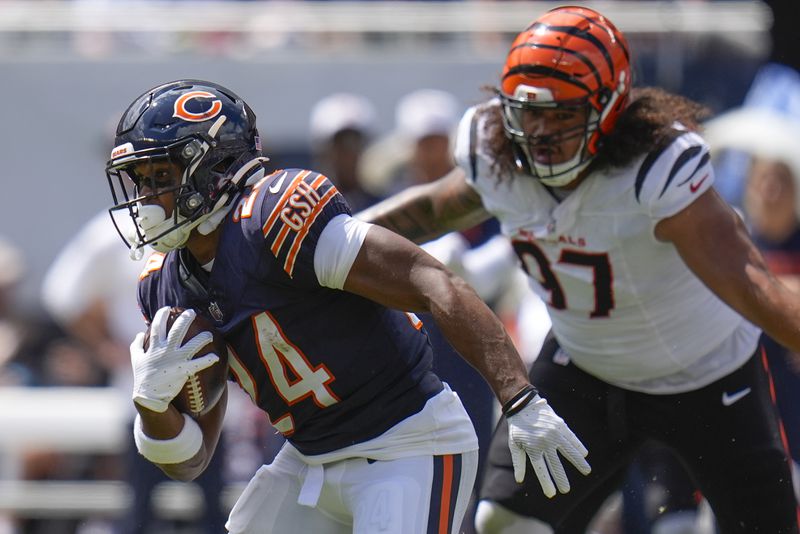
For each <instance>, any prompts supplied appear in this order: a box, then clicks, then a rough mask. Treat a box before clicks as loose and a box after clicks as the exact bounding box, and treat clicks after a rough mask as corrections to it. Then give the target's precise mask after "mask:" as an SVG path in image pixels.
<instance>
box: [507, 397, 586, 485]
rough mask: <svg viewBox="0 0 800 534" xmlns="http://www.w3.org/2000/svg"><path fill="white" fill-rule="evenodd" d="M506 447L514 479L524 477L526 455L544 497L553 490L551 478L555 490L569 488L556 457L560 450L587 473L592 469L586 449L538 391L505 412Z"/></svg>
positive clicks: (518, 479)
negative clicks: (512, 467) (522, 402)
mask: <svg viewBox="0 0 800 534" xmlns="http://www.w3.org/2000/svg"><path fill="white" fill-rule="evenodd" d="M508 447H509V448H510V449H511V462H512V464H513V465H514V478H515V479H516V480H517V482H522V480H523V479H524V478H525V466H526V462H525V456H526V455H527V456H528V458H530V460H531V465H533V471H534V472H535V473H536V478H538V479H539V484H541V486H542V491H543V492H544V494H545V495H546V496H547V497H553V496H554V495H555V494H556V488H555V486H553V479H555V483H556V486H558V491H560V492H561V493H567V492H568V491H569V480H568V479H567V473H566V472H565V471H564V466H563V465H561V459H560V458H559V457H558V453H559V452H560V453H561V454H562V455H564V457H565V458H566V459H567V460H569V461H570V463H571V464H572V465H574V466H575V467H576V468H577V469H578V471H580V472H581V473H582V474H584V475H588V474H589V473H590V472H591V471H592V468H591V467H590V466H589V463H588V462H587V461H586V455H587V454H589V451H588V450H587V449H586V447H584V446H583V443H581V442H580V440H579V439H578V437H577V436H576V435H575V434H573V433H572V430H570V428H569V427H568V426H567V424H566V423H565V422H564V420H563V419H561V418H560V417H559V416H558V415H556V412H554V411H553V409H552V408H551V407H550V406H549V405H548V404H547V401H546V400H545V399H543V398H541V397H540V396H539V395H534V396H533V397H532V398H531V399H530V401H529V402H528V404H526V405H525V406H524V407H523V408H522V409H520V410H519V411H518V412H515V413H514V414H513V415H510V416H508Z"/></svg>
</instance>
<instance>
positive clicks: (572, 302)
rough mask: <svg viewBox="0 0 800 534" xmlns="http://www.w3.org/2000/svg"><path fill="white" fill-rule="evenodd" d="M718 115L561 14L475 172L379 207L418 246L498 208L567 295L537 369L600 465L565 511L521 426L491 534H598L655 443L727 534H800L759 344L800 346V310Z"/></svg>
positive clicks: (511, 69) (569, 13) (493, 474)
mask: <svg viewBox="0 0 800 534" xmlns="http://www.w3.org/2000/svg"><path fill="white" fill-rule="evenodd" d="M703 117H704V110H703V108H702V107H701V106H699V105H697V104H695V103H693V102H690V101H688V100H685V99H683V98H681V97H678V96H675V95H671V94H669V93H667V92H665V91H663V90H660V89H654V88H647V89H636V90H632V88H631V70H630V52H629V49H628V45H627V42H626V40H625V37H624V36H623V34H622V33H621V32H620V31H619V30H617V28H616V27H615V26H614V25H613V24H612V23H611V22H610V21H609V20H608V19H607V18H606V17H604V16H603V15H602V14H600V13H598V12H596V11H594V10H591V9H587V8H581V7H572V6H570V7H559V8H556V9H553V10H551V11H548V12H547V13H545V14H544V15H542V16H541V17H540V18H538V19H537V20H535V21H534V22H533V23H532V24H531V25H530V26H529V27H528V28H526V29H525V30H524V31H523V32H522V33H520V34H519V35H518V36H517V38H516V40H515V41H514V43H513V45H512V47H511V50H510V52H509V54H508V57H507V60H506V63H505V68H504V72H503V75H502V79H501V83H500V87H499V88H498V89H497V94H496V96H495V97H494V98H492V99H491V100H489V101H488V102H486V103H484V104H481V105H478V106H476V107H473V108H472V109H470V110H468V111H467V112H466V114H465V115H464V117H463V119H462V121H461V124H460V126H459V131H458V137H457V141H456V148H455V152H456V154H455V155H456V160H457V161H458V164H459V166H458V168H457V169H456V170H454V171H453V172H451V173H450V174H448V175H447V176H445V177H443V178H442V179H440V180H439V181H437V182H434V183H431V184H428V185H424V186H418V187H415V188H412V189H409V190H406V191H404V192H402V193H400V194H399V195H397V196H395V197H392V198H390V199H387V200H386V201H384V202H382V203H380V204H378V205H376V206H374V207H373V208H370V209H369V210H367V211H366V212H363V213H362V214H360V215H359V217H360V218H362V219H364V220H368V221H371V222H375V223H378V224H382V225H384V226H387V227H389V228H391V229H393V230H395V231H397V232H399V233H401V234H403V235H405V236H406V237H409V238H411V239H413V240H415V241H417V242H423V241H426V240H429V239H432V238H434V237H438V236H439V235H442V234H444V233H446V232H448V231H452V230H458V229H461V228H465V227H468V226H471V225H474V224H476V223H477V222H480V221H482V220H485V219H486V218H488V217H489V216H491V215H494V216H495V217H497V218H498V219H499V221H500V223H501V227H502V231H503V233H504V234H505V235H506V236H507V237H508V238H509V239H510V240H511V242H512V244H513V246H514V249H515V250H516V252H517V255H518V257H519V260H520V263H521V266H522V268H523V269H524V270H525V271H526V272H527V274H528V275H529V277H530V280H531V284H532V286H533V288H534V290H535V291H537V293H538V294H539V295H541V296H542V298H543V299H544V300H545V301H546V302H547V303H548V311H549V313H550V316H551V318H552V322H553V327H552V332H553V335H554V337H553V338H552V339H551V340H549V341H548V342H547V343H545V346H544V347H543V349H542V352H541V354H540V356H539V358H538V359H537V360H536V362H535V364H534V365H533V368H532V370H531V375H530V376H531V379H532V383H533V384H534V386H536V387H537V388H538V390H539V391H540V392H541V393H542V395H543V396H544V397H546V398H547V399H548V401H549V402H550V403H551V404H552V405H553V406H554V407H555V408H556V410H557V411H558V413H559V414H561V415H562V416H563V417H564V418H565V419H566V420H568V421H569V422H570V426H571V427H572V428H573V430H574V431H575V433H576V434H577V435H578V436H579V437H580V439H581V440H582V441H583V443H584V444H586V446H587V448H588V449H589V451H590V456H589V459H590V461H591V463H592V468H593V470H592V473H591V475H590V476H588V477H585V478H584V477H575V478H574V483H573V484H572V490H571V491H570V492H569V494H567V495H563V496H559V497H557V498H556V499H554V500H552V501H548V500H547V499H546V498H545V497H544V496H543V495H542V492H541V491H536V490H537V489H538V488H537V487H536V482H535V478H532V477H531V476H530V470H528V472H529V475H528V476H527V477H526V478H525V479H524V481H523V484H522V485H519V484H516V483H515V480H514V478H517V481H519V480H520V477H519V475H520V471H521V470H518V469H514V468H512V464H513V463H514V462H512V461H511V459H510V458H509V455H508V453H507V451H503V450H501V449H500V447H498V446H494V445H497V444H498V443H499V442H500V441H506V440H507V439H508V437H507V436H506V434H507V433H508V431H507V430H506V429H505V427H504V426H502V425H501V427H500V428H499V429H498V433H497V435H496V436H495V442H496V443H495V444H494V445H493V450H492V451H491V453H490V465H489V466H488V472H487V474H486V478H485V479H484V483H483V487H482V489H481V498H482V499H483V500H482V502H481V503H480V505H479V510H478V518H477V523H478V525H477V527H478V530H479V532H481V533H484V534H485V533H502V534H512V533H521V532H525V533H551V532H556V533H561V532H564V533H566V532H569V533H571V534H574V533H575V532H578V531H579V528H578V527H576V525H582V524H585V522H586V518H587V517H591V515H592V514H593V513H594V512H595V511H596V509H597V507H599V506H600V504H601V503H602V502H603V500H604V498H605V497H606V496H607V495H609V494H610V493H611V492H612V491H613V490H614V489H615V488H616V487H617V485H618V483H619V481H620V478H621V477H622V476H623V475H624V473H625V469H626V467H627V465H628V464H629V463H630V461H631V459H632V458H633V457H634V456H635V455H636V453H637V451H638V450H639V448H640V446H641V445H642V444H643V443H644V442H645V441H646V440H648V439H655V440H658V441H661V442H662V443H664V444H666V445H667V446H669V447H670V448H672V449H674V450H675V451H676V452H677V453H678V455H679V456H680V458H681V459H682V460H683V462H684V463H685V464H686V466H687V467H688V468H689V470H690V472H691V473H692V475H693V477H694V479H695V482H696V483H697V485H698V488H699V489H700V490H701V491H702V493H703V495H704V496H705V497H706V499H707V500H708V502H709V503H710V504H711V506H712V508H713V510H714V512H715V515H716V516H717V519H718V523H719V525H720V529H721V532H723V533H724V534H732V533H753V532H770V533H796V532H798V523H797V517H798V515H797V506H796V503H795V499H794V496H793V494H792V486H791V480H790V478H791V475H790V471H789V464H788V462H787V456H786V452H785V448H784V443H783V441H782V431H781V423H780V421H779V419H778V418H777V416H776V412H775V409H774V405H773V398H772V396H771V393H770V390H771V387H770V377H769V370H768V369H767V368H766V366H765V365H764V358H763V352H762V349H761V345H760V343H759V337H760V335H761V330H762V329H763V330H765V331H766V332H767V333H769V334H770V335H771V336H773V337H774V338H776V339H777V340H779V341H780V342H781V343H783V344H785V345H786V346H787V347H789V348H790V349H792V350H794V351H800V299H798V297H797V296H796V295H794V294H791V293H789V292H788V291H787V290H786V288H785V287H784V286H782V285H781V284H780V283H779V282H778V281H777V280H776V278H775V277H774V276H773V275H772V274H771V273H770V272H769V271H768V269H767V268H766V266H765V264H764V261H763V259H762V257H761V255H760V254H759V252H758V251H757V249H756V248H755V247H754V246H753V244H752V242H751V240H750V238H749V237H748V235H747V232H746V230H745V228H744V226H743V224H742V221H741V220H740V218H739V217H738V216H737V214H736V213H735V212H734V211H733V210H731V209H730V208H729V207H728V206H727V205H726V204H725V202H724V201H722V200H721V199H720V197H719V196H718V195H717V193H716V192H715V190H714V189H713V188H712V184H713V182H714V173H713V169H712V167H711V165H710V163H709V159H710V158H709V150H708V147H707V145H706V143H705V142H704V140H703V139H702V137H700V135H698V133H697V132H698V130H699V122H700V120H701V119H702V118H703ZM522 327H523V328H524V325H523V326H522ZM510 434H511V436H510V437H512V439H513V434H514V431H513V430H512V431H511V433H510ZM514 467H517V466H514ZM515 471H516V472H515ZM514 475H516V476H514Z"/></svg>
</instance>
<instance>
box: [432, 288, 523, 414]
mask: <svg viewBox="0 0 800 534" xmlns="http://www.w3.org/2000/svg"><path fill="white" fill-rule="evenodd" d="M449 285H450V287H451V289H450V290H447V291H443V292H442V294H440V295H437V296H436V297H435V298H433V299H431V304H430V313H431V315H433V318H434V320H435V321H436V324H437V325H438V326H439V328H440V329H441V331H442V333H443V334H444V336H445V338H446V339H447V340H448V341H449V342H450V344H451V345H452V346H453V348H455V349H456V350H457V351H458V352H459V354H461V356H462V357H463V358H464V359H465V360H467V361H468V362H469V363H470V364H471V365H472V366H473V367H475V368H476V369H477V370H478V372H480V373H481V375H482V376H483V377H484V379H485V380H486V381H487V382H488V383H489V386H490V387H491V388H492V391H494V393H495V395H496V396H497V399H498V400H499V401H500V403H501V404H504V403H505V402H507V401H508V400H509V399H511V398H512V397H513V396H514V395H516V394H517V393H518V392H519V391H520V390H522V389H523V388H524V387H525V386H527V385H528V384H529V382H528V374H527V370H526V369H525V364H524V363H523V362H522V359H521V358H520V356H519V353H518V352H517V350H516V348H515V347H514V344H513V342H512V341H511V338H510V337H509V336H508V334H507V332H506V331H505V328H504V327H503V325H502V323H501V322H500V320H499V319H498V318H497V316H496V315H495V314H494V313H493V312H492V311H491V310H490V309H489V308H488V306H486V304H485V303H484V302H483V301H482V300H481V299H480V298H479V297H478V295H477V294H476V293H475V292H474V291H473V290H472V288H471V287H469V286H468V285H467V284H466V282H464V281H463V280H461V279H460V278H457V277H455V276H452V277H451V279H450V282H449ZM440 287H443V286H440Z"/></svg>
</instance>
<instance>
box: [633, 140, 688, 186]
mask: <svg viewBox="0 0 800 534" xmlns="http://www.w3.org/2000/svg"><path fill="white" fill-rule="evenodd" d="M683 133H684V132H679V131H677V130H673V132H672V133H671V134H670V135H669V136H668V137H667V139H666V140H665V142H664V143H662V144H660V145H659V146H658V147H657V148H656V149H655V150H653V151H651V152H650V153H649V154H647V157H646V158H644V161H643V162H642V165H641V166H640V167H639V172H638V173H636V182H635V183H634V192H635V194H636V201H637V202H641V199H640V198H639V197H640V195H641V194H642V186H643V185H644V181H645V179H646V178H647V174H648V173H649V172H650V169H652V168H653V165H654V164H655V162H656V160H657V159H658V158H659V157H660V156H661V154H663V153H664V151H666V150H667V148H669V146H670V145H671V144H672V142H673V141H675V139H677V138H678V137H680V136H681V135H683Z"/></svg>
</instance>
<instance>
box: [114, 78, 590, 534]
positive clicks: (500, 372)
mask: <svg viewBox="0 0 800 534" xmlns="http://www.w3.org/2000/svg"><path fill="white" fill-rule="evenodd" d="M265 162H266V158H264V157H263V156H262V153H261V145H260V141H259V136H258V132H257V130H256V119H255V115H254V113H253V111H252V110H251V109H250V107H249V106H248V105H247V104H246V103H245V102H243V101H242V99H240V98H239V97H238V96H236V95H235V94H234V93H233V92H231V91H230V90H228V89H226V88H224V87H221V86H219V85H217V84H214V83H210V82H205V81H198V80H179V81H175V82H170V83H166V84H163V85H159V86H158V87H155V88H153V89H151V90H149V91H147V92H146V93H144V94H143V95H141V96H140V97H139V98H137V99H136V100H135V101H134V102H133V103H132V104H131V105H130V106H129V107H128V109H127V110H126V111H125V113H124V114H123V116H122V119H121V120H120V122H119V126H118V128H117V132H116V142H115V147H114V149H113V151H112V155H111V159H110V161H109V162H108V165H107V168H106V174H107V177H108V180H109V184H110V185H111V189H112V194H113V196H114V200H115V203H116V206H115V207H113V208H112V209H111V213H112V217H119V216H130V217H131V218H132V219H133V220H134V222H135V229H134V232H133V233H132V235H127V236H123V237H125V238H126V239H127V241H128V243H129V245H130V247H131V251H132V254H133V256H134V257H135V256H139V255H141V254H142V253H143V247H144V246H146V245H149V246H151V247H152V248H154V249H155V250H156V251H157V252H156V253H155V254H154V255H152V256H150V258H149V260H148V261H147V263H146V266H145V268H144V271H143V273H142V275H141V277H140V282H139V288H138V295H139V302H140V305H141V308H142V312H143V314H144V316H145V318H146V320H147V321H148V322H149V323H151V324H150V326H149V328H150V332H151V335H150V338H149V343H148V348H147V350H144V348H143V337H144V335H143V334H140V335H139V336H137V337H136V339H135V340H134V341H133V343H132V345H131V360H132V365H133V371H134V386H133V400H134V404H135V407H136V409H137V411H138V416H137V419H136V424H135V430H134V437H135V440H136V444H137V447H138V449H139V452H140V453H141V454H142V455H144V456H145V457H146V458H148V459H149V460H151V461H152V462H154V463H155V464H157V465H158V466H159V467H161V469H162V470H164V471H165V472H166V473H167V474H168V475H170V476H171V477H173V478H175V479H179V480H190V479H193V478H194V477H196V476H197V475H198V474H199V473H200V472H202V470H203V469H204V468H205V467H206V466H207V465H208V462H209V459H210V458H211V457H212V455H213V453H214V447H215V444H216V442H217V438H218V436H219V431H220V424H221V420H222V417H223V414H224V412H225V404H226V403H225V398H224V397H223V399H222V400H221V401H220V402H219V403H218V404H217V405H216V406H215V407H214V409H212V410H211V412H209V413H208V414H206V415H205V416H202V417H199V418H197V419H198V420H195V419H194V418H192V417H189V416H188V415H186V414H182V413H180V412H178V410H177V409H176V408H175V406H174V405H173V404H172V403H171V400H172V399H174V398H175V396H176V395H177V394H178V393H179V391H180V390H181V389H182V387H183V385H184V384H185V383H186V381H187V379H188V378H189V377H191V376H192V375H193V374H195V373H197V372H200V371H201V370H203V369H205V368H207V367H209V366H211V365H214V364H215V363H216V362H217V361H218V360H219V357H223V355H216V354H207V355H205V356H202V357H198V358H193V357H194V355H195V354H197V353H198V352H199V350H200V349H201V348H202V347H203V346H204V345H206V344H207V342H208V341H209V340H210V339H211V334H210V333H208V332H203V333H200V334H197V335H195V336H194V337H192V338H191V339H190V340H187V341H183V342H182V341H181V340H183V338H184V335H185V334H186V333H187V332H188V329H189V327H190V326H191V324H192V322H193V320H194V317H195V315H196V314H197V313H200V314H202V315H203V316H205V317H207V318H209V319H211V320H212V321H214V324H215V326H216V329H217V330H218V331H219V332H221V333H222V334H223V335H224V337H225V339H226V341H227V343H228V345H229V347H230V351H229V354H230V355H229V362H230V368H231V374H232V378H233V379H235V381H236V382H238V384H239V385H240V386H241V387H242V388H243V389H244V390H245V391H246V392H247V393H248V394H249V395H250V397H251V398H252V400H253V402H254V403H256V404H257V405H258V406H259V407H261V408H262V409H263V410H264V411H265V412H266V413H267V415H268V416H269V419H270V421H271V423H272V425H273V426H274V427H275V428H276V429H278V430H279V431H280V432H281V433H282V434H283V435H284V436H285V437H286V439H287V440H288V441H287V443H286V445H285V446H284V447H283V449H282V450H281V452H280V453H279V454H278V456H277V457H276V459H275V460H274V462H273V463H271V464H270V465H269V466H265V467H263V468H262V469H261V470H259V471H258V473H256V475H255V476H254V478H253V479H252V481H251V482H250V484H249V485H248V486H247V488H246V489H245V490H244V492H243V494H242V495H241V497H240V499H239V500H238V502H237V503H236V505H235V506H234V508H233V510H232V512H231V515H230V518H229V521H228V524H227V528H228V529H229V531H230V532H232V533H237V534H238V533H263V532H314V533H343V532H355V533H368V532H376V531H378V530H380V531H381V532H395V533H402V534H407V533H419V534H422V533H430V532H437V533H456V532H458V529H459V528H460V522H461V517H462V516H463V514H464V511H465V507H466V505H467V501H468V499H469V497H470V493H471V491H472V488H473V485H474V479H475V470H476V464H477V458H478V455H477V450H476V449H477V441H476V437H475V432H474V430H473V428H472V425H471V423H470V420H469V417H468V416H467V414H466V412H465V411H464V408H463V407H462V405H461V402H460V400H459V399H458V397H457V396H456V395H455V394H454V393H453V392H451V391H450V389H449V388H448V387H447V386H446V384H443V383H442V382H441V381H440V380H439V378H438V377H437V376H436V375H434V374H433V373H432V372H431V358H432V354H431V348H430V344H429V342H428V339H427V335H426V333H425V330H424V328H423V326H422V324H421V323H420V321H419V320H418V319H417V317H416V316H415V315H414V313H413V312H418V311H425V312H429V313H430V314H431V315H432V317H433V318H434V319H435V321H436V323H437V324H438V326H439V327H440V328H441V330H442V332H444V334H445V336H446V337H447V338H448V340H449V341H450V342H451V343H452V345H453V346H454V347H455V348H456V349H457V350H459V351H460V353H461V354H462V355H463V356H464V357H465V358H466V359H467V360H468V361H469V362H470V363H471V364H472V365H474V366H475V367H476V368H477V369H479V370H480V372H481V373H482V374H483V376H484V377H485V378H486V380H487V382H488V383H489V384H490V385H491V387H492V388H493V390H494V392H495V393H496V395H497V397H498V399H499V401H500V402H501V403H502V404H503V406H504V413H505V415H506V416H507V418H508V419H509V427H510V428H511V429H512V431H513V436H512V438H511V440H510V442H509V446H510V447H511V449H512V455H513V456H514V458H516V461H517V462H518V464H519V466H520V469H524V465H525V463H524V461H523V459H524V458H525V457H526V455H527V456H530V458H531V461H532V462H533V465H534V468H535V470H536V473H537V475H538V476H539V477H540V478H541V481H542V486H543V490H544V492H545V493H547V494H548V495H550V496H552V495H554V494H555V492H556V486H557V487H558V490H559V491H561V492H565V491H568V490H569V481H568V479H567V477H566V475H565V472H564V467H563V466H562V464H561V459H560V458H559V456H558V455H559V454H562V455H563V456H564V457H566V459H567V460H569V462H571V463H572V464H574V466H575V468H576V469H578V470H579V471H580V472H581V473H584V474H586V473H588V472H589V471H590V468H589V464H588V463H587V461H586V459H585V457H586V455H587V451H586V449H585V448H584V447H583V445H582V444H581V442H580V441H579V440H578V438H577V437H576V436H575V435H574V434H573V433H572V432H571V431H570V430H569V428H568V427H567V425H566V424H565V423H564V421H563V420H561V419H560V418H559V417H558V416H557V415H556V414H555V412H553V410H552V409H551V408H550V407H549V405H548V404H547V401H546V400H545V399H543V398H542V397H541V396H539V395H538V394H537V391H536V389H535V388H533V386H531V385H530V383H529V381H528V378H527V375H526V372H525V367H524V365H523V363H522V361H521V359H520V358H519V355H518V354H517V353H516V351H515V349H514V347H513V344H512V342H511V340H510V339H509V337H508V336H507V335H506V333H505V331H504V330H503V328H502V326H501V324H500V322H499V321H498V320H497V318H496V317H495V316H494V315H493V314H492V313H491V312H490V311H489V309H488V308H487V307H486V306H485V305H484V304H483V303H482V301H481V300H480V299H479V298H478V297H477V295H476V294H475V293H474V292H473V291H472V290H471V289H470V288H469V287H468V286H467V285H466V284H465V283H464V282H463V281H462V280H460V279H458V278H456V277H455V276H454V275H453V274H452V273H451V272H449V271H447V270H446V269H445V268H444V267H443V266H442V265H441V264H440V263H438V262H436V261H435V260H434V259H433V258H432V257H431V256H429V255H427V254H425V253H424V252H423V251H422V250H421V249H419V248H418V247H416V246H415V245H413V244H412V243H411V242H409V241H407V240H405V239H404V238H401V237H400V236H398V235H396V234H394V233H392V232H390V231H388V230H386V229H384V228H381V227H379V226H373V225H370V224H367V223H364V222H361V221H358V220H357V219H355V218H353V217H351V215H350V213H349V208H348V206H347V204H346V203H345V201H344V200H343V198H342V196H341V194H340V193H339V192H338V191H337V189H336V188H335V187H334V186H333V184H332V183H331V182H330V181H329V180H328V179H327V178H326V177H325V176H323V175H321V174H319V173H316V172H313V171H310V170H303V169H285V170H283V169H281V170H277V171H274V172H272V173H270V174H267V173H266V172H265ZM120 233H121V234H124V232H122V231H121V232H120ZM169 306H179V307H183V308H187V309H188V311H186V312H184V313H183V314H182V315H180V316H179V317H178V318H177V319H176V320H175V322H174V324H173V325H172V327H171V329H169V331H167V325H166V320H167V317H168V316H169V308H168V307H169Z"/></svg>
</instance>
